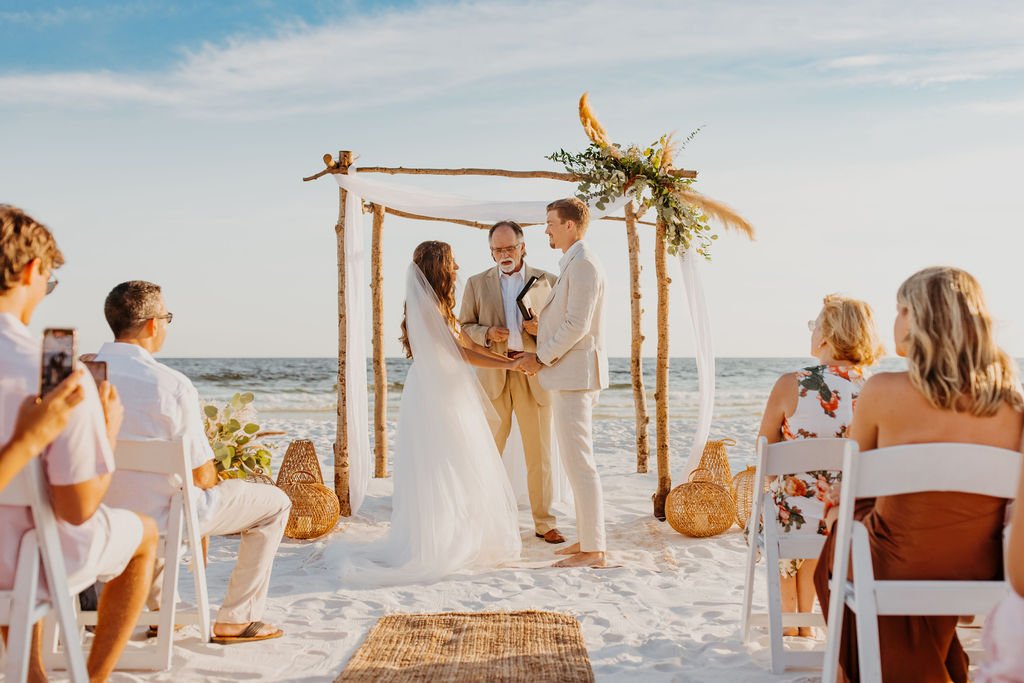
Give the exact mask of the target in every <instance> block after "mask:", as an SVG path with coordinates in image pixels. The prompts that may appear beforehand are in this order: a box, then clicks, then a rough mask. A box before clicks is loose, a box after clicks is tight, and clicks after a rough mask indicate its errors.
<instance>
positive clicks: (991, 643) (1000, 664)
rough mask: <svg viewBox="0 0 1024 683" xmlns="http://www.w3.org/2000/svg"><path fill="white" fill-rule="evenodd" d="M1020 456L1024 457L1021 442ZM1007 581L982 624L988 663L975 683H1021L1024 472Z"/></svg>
mask: <svg viewBox="0 0 1024 683" xmlns="http://www.w3.org/2000/svg"><path fill="white" fill-rule="evenodd" d="M1020 452H1021V454H1022V455H1024V438H1022V440H1021V444H1020ZM1006 571H1007V576H1006V578H1007V580H1008V581H1009V582H1010V587H1011V588H1013V591H1011V592H1010V594H1009V595H1007V596H1006V597H1005V598H1004V599H1003V601H1002V602H1000V603H999V604H998V605H996V607H995V609H993V610H992V613H991V614H990V615H989V616H988V619H986V620H985V630H984V632H983V637H982V641H983V643H984V646H985V653H986V655H988V658H989V659H988V661H987V662H985V664H983V665H982V667H981V671H979V672H978V674H977V675H976V676H975V677H974V681H975V683H1024V649H1022V648H1021V646H1020V645H1021V643H1022V642H1024V469H1022V470H1021V474H1020V482H1019V483H1018V484H1017V500H1016V503H1015V504H1014V506H1013V516H1012V517H1011V519H1010V542H1009V544H1008V545H1007V555H1006Z"/></svg>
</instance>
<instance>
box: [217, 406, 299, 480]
mask: <svg viewBox="0 0 1024 683" xmlns="http://www.w3.org/2000/svg"><path fill="white" fill-rule="evenodd" d="M254 399H255V396H253V394H252V393H251V392H245V393H238V394H235V395H234V396H232V397H231V400H230V401H228V403H227V405H225V406H224V407H223V408H218V407H217V406H215V405H213V404H207V405H205V406H203V426H204V427H205V429H206V438H207V439H209V441H210V447H211V448H213V456H214V457H213V462H214V465H215V466H216V467H217V473H218V475H219V476H220V477H221V478H222V479H245V478H246V477H251V476H255V477H259V476H261V475H262V476H265V477H269V476H270V474H271V466H270V459H271V457H272V455H273V452H274V450H275V449H276V448H277V445H276V444H272V443H268V442H266V441H264V439H266V437H268V436H280V435H282V434H284V432H270V431H261V429H260V426H259V424H257V423H256V421H255V420H256V409H255V407H254V406H253V400H254Z"/></svg>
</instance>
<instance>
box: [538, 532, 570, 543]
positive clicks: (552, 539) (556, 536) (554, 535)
mask: <svg viewBox="0 0 1024 683" xmlns="http://www.w3.org/2000/svg"><path fill="white" fill-rule="evenodd" d="M536 536H537V538H543V539H544V540H545V541H546V542H547V543H565V536H563V535H562V532H560V531H559V530H558V529H551V530H549V531H548V532H547V533H546V534H536Z"/></svg>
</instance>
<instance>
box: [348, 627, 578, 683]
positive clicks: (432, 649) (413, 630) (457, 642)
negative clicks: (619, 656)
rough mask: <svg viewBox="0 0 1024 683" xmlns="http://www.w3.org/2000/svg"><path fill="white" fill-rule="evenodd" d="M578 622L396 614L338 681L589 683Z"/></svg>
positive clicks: (374, 630) (374, 633) (372, 633)
mask: <svg viewBox="0 0 1024 683" xmlns="http://www.w3.org/2000/svg"><path fill="white" fill-rule="evenodd" d="M593 680H594V672H593V670H592V669H591V668H590V659H589V658H588V657H587V648H586V647H585V646H584V644H583V634H582V633H581V632H580V625H579V622H577V621H576V619H575V618H573V617H571V616H570V615H568V614H558V613H556V612H532V611H531V612H483V613H477V614H471V613H460V612H451V613H447V614H392V615H389V616H386V617H381V619H380V620H379V621H378V622H377V623H376V624H375V625H374V627H373V628H372V629H371V630H370V635H368V636H367V637H366V642H364V643H363V644H362V645H361V646H360V647H359V649H358V650H357V651H356V653H355V654H354V655H352V659H351V660H349V663H348V666H347V667H346V668H345V670H344V671H342V672H341V675H340V676H338V678H337V679H336V680H335V683H340V682H344V683H364V682H366V683H369V682H370V681H373V682H375V683H398V682H399V681H401V682H402V683H412V682H415V683H419V682H421V681H422V682H423V683H426V682H427V681H430V682H431V683H434V682H440V681H502V682H503V683H513V682H515V683H568V682H573V683H575V682H576V681H580V682H584V681H585V682H587V683H590V682H591V681H593Z"/></svg>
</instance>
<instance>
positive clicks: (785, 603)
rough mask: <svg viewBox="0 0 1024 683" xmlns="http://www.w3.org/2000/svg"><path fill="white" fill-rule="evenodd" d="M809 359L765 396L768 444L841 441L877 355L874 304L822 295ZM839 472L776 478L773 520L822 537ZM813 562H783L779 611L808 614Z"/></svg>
mask: <svg viewBox="0 0 1024 683" xmlns="http://www.w3.org/2000/svg"><path fill="white" fill-rule="evenodd" d="M807 327H808V329H809V331H810V333H811V355H812V356H814V357H815V358H817V359H818V364H817V365H812V366H809V367H806V368H803V369H802V370H798V371H797V372H787V373H786V374H784V375H782V376H781V377H779V379H778V381H777V382H776V383H775V387H774V388H773V389H772V392H771V395H770V396H769V397H768V405H767V406H766V407H765V411H764V417H763V418H762V420H761V431H760V433H759V436H763V437H765V438H767V439H768V443H778V442H780V441H793V440H795V439H839V438H843V437H845V436H846V433H847V429H848V428H849V425H850V421H851V419H852V418H853V407H854V404H855V403H856V401H857V395H858V394H859V393H860V390H861V387H862V386H863V385H864V381H865V368H866V367H867V366H870V365H872V364H873V363H874V362H875V361H876V360H877V359H878V357H879V356H881V354H882V347H881V344H879V342H878V335H877V333H876V332H875V323H874V318H873V317H872V314H871V307H870V306H868V304H866V303H864V302H863V301H858V300H856V299H848V298H846V297H842V296H838V295H835V294H832V295H829V296H826V297H825V299H824V305H823V306H822V308H821V312H820V313H819V314H818V317H817V318H816V319H814V320H812V321H809V322H808V323H807ZM838 477H839V473H837V472H827V471H824V470H821V471H815V472H800V473H796V474H789V475H786V476H784V477H781V478H779V479H777V480H775V481H773V482H772V484H771V496H772V500H773V501H774V502H775V505H776V507H777V510H778V512H777V520H778V523H779V525H780V526H781V527H782V529H783V530H784V531H785V532H787V533H804V534H807V533H810V534H824V533H825V525H824V522H823V518H824V516H825V515H824V513H825V507H826V503H825V493H826V492H827V491H828V490H829V488H830V486H831V484H832V483H833V482H834V481H835V480H837V479H838ZM816 564H817V562H816V561H815V560H793V559H785V560H781V561H780V562H779V570H780V574H781V576H782V609H783V611H785V612H797V611H799V612H810V611H811V609H813V607H814V583H813V576H814V567H815V565H816ZM783 634H784V635H788V636H795V635H800V636H810V635H811V629H810V628H808V627H801V628H800V629H799V630H798V629H796V628H787V629H785V630H784V631H783Z"/></svg>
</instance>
